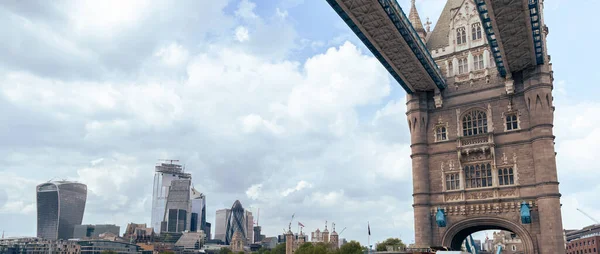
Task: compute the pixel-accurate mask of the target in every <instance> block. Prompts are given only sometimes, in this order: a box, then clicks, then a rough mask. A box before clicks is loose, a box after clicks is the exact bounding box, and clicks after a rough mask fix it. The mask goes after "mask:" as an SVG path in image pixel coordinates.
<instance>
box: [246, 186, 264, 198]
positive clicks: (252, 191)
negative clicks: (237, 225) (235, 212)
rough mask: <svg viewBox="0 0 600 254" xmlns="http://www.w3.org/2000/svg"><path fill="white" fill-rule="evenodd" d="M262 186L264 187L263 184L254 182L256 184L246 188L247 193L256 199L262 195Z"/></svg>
mask: <svg viewBox="0 0 600 254" xmlns="http://www.w3.org/2000/svg"><path fill="white" fill-rule="evenodd" d="M261 187H262V184H254V185H252V186H250V188H248V190H246V195H247V196H248V197H249V198H250V199H253V200H256V199H257V198H258V197H259V195H260V188H261Z"/></svg>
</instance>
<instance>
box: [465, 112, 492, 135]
mask: <svg viewBox="0 0 600 254" xmlns="http://www.w3.org/2000/svg"><path fill="white" fill-rule="evenodd" d="M462 124H463V126H462V128H463V136H473V135H478V134H482V133H487V132H488V129H487V115H486V113H485V112H483V111H480V110H472V111H470V112H468V113H467V114H465V115H464V116H463V122H462Z"/></svg>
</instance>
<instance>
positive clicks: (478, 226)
mask: <svg viewBox="0 0 600 254" xmlns="http://www.w3.org/2000/svg"><path fill="white" fill-rule="evenodd" d="M495 229H497V230H506V231H511V232H513V233H515V234H517V235H518V236H519V238H521V241H522V242H523V247H524V250H525V253H528V254H529V253H537V251H536V250H537V248H536V246H535V244H534V241H533V238H532V237H531V235H530V234H529V232H527V230H526V229H525V228H523V226H522V225H520V224H516V223H514V222H512V221H509V220H506V219H502V218H493V217H476V218H469V219H465V220H462V221H460V222H458V223H455V224H454V225H452V226H451V227H449V228H448V230H446V232H445V233H444V235H443V236H442V245H443V246H449V247H450V248H452V249H455V250H457V249H460V246H461V244H462V241H463V240H464V239H466V238H467V236H469V235H470V234H473V233H475V232H478V231H482V230H495Z"/></svg>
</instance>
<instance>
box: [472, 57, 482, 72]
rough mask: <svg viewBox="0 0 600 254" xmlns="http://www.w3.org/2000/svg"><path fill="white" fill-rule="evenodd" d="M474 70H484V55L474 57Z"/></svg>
mask: <svg viewBox="0 0 600 254" xmlns="http://www.w3.org/2000/svg"><path fill="white" fill-rule="evenodd" d="M473 69H474V70H481V69H483V54H478V55H474V56H473Z"/></svg>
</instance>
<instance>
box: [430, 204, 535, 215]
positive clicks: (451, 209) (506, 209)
mask: <svg viewBox="0 0 600 254" xmlns="http://www.w3.org/2000/svg"><path fill="white" fill-rule="evenodd" d="M527 203H528V204H529V207H530V208H531V210H532V211H534V210H537V204H536V203H534V202H533V201H528V202H527ZM441 208H442V209H443V210H444V212H445V213H446V215H448V216H456V215H475V214H501V213H511V212H518V211H519V209H520V208H521V202H520V201H515V202H504V203H493V204H473V205H450V206H445V207H441ZM436 212H437V209H436V208H433V209H431V215H432V216H433V215H435V213H436Z"/></svg>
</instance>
